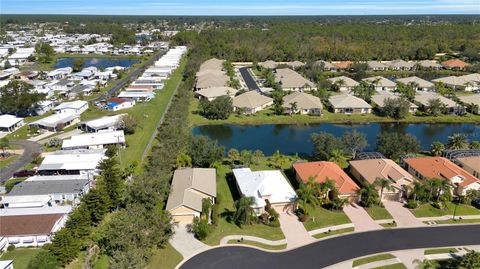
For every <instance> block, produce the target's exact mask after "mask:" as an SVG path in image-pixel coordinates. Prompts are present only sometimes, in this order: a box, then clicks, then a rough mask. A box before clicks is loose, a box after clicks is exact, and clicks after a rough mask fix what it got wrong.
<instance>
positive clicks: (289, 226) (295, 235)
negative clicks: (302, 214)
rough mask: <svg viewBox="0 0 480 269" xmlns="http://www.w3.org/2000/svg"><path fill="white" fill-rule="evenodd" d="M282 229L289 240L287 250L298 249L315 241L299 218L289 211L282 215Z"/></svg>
mask: <svg viewBox="0 0 480 269" xmlns="http://www.w3.org/2000/svg"><path fill="white" fill-rule="evenodd" d="M280 229H282V232H283V234H284V235H285V238H286V239H287V248H289V249H290V248H296V247H300V246H303V245H306V244H310V243H312V242H313V241H314V239H313V237H311V236H310V234H309V233H308V232H307V230H306V229H305V227H304V226H303V223H301V222H300V221H298V218H297V216H296V215H295V214H294V213H291V212H289V211H287V212H282V213H280Z"/></svg>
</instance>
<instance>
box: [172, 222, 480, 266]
mask: <svg viewBox="0 0 480 269" xmlns="http://www.w3.org/2000/svg"><path fill="white" fill-rule="evenodd" d="M479 244H480V225H455V226H452V225H450V226H437V227H424V228H404V229H384V230H377V231H370V232H364V233H354V234H351V235H345V236H339V237H335V238H332V239H327V240H322V241H319V242H316V243H313V244H310V245H307V246H304V247H300V248H297V249H294V250H291V251H287V252H280V253H271V252H264V251H260V250H257V249H253V248H247V247H239V246H236V247H234V246H232V247H220V248H214V249H211V250H208V251H205V252H203V253H200V254H198V255H196V256H194V257H192V258H191V259H189V260H188V261H187V262H185V263H184V264H183V265H182V266H181V267H180V268H182V269H190V268H192V269H193V268H196V269H199V268H210V269H217V268H221V269H223V268H228V269H235V268H248V269H257V268H258V269H265V268H275V269H282V268H288V269H292V268H302V269H310V268H312V269H313V268H315V269H318V268H323V267H326V266H330V265H334V264H337V263H339V262H342V261H346V260H350V259H354V258H356V257H361V256H365V255H371V254H375V253H380V252H390V251H396V250H405V249H416V248H435V247H448V246H463V245H479Z"/></svg>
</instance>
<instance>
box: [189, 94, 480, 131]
mask: <svg viewBox="0 0 480 269" xmlns="http://www.w3.org/2000/svg"><path fill="white" fill-rule="evenodd" d="M198 103H199V101H198V99H195V98H193V97H192V100H191V102H190V122H191V124H192V125H193V126H197V125H214V124H236V125H255V124H308V123H327V122H328V123H371V122H403V123H477V124H479V123H480V116H479V115H472V114H468V115H466V116H454V115H442V116H439V117H433V116H414V115H409V116H408V117H406V118H405V119H402V120H395V119H391V118H387V117H382V116H378V115H375V114H369V115H343V114H335V113H332V112H329V111H327V110H326V109H325V110H324V111H323V115H321V116H310V115H293V116H291V115H275V114H274V113H273V110H272V109H271V108H270V109H265V110H262V111H260V112H257V113H256V114H254V115H237V114H235V113H232V115H230V117H229V118H228V119H226V120H209V119H207V118H205V117H203V116H201V115H200V114H198V111H197V109H198Z"/></svg>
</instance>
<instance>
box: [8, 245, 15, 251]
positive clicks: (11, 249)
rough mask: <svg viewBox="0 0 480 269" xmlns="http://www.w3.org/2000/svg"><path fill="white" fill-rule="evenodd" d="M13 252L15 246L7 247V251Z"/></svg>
mask: <svg viewBox="0 0 480 269" xmlns="http://www.w3.org/2000/svg"><path fill="white" fill-rule="evenodd" d="M14 250H15V245H9V246H8V247H7V251H14Z"/></svg>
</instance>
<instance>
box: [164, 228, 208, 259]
mask: <svg viewBox="0 0 480 269" xmlns="http://www.w3.org/2000/svg"><path fill="white" fill-rule="evenodd" d="M170 244H171V245H172V246H173V247H174V248H175V249H176V250H177V251H178V252H180V254H182V256H183V258H188V257H191V256H193V255H195V254H198V253H200V252H202V251H204V250H207V249H209V248H210V246H208V245H205V244H204V243H202V242H200V241H199V240H198V239H196V238H195V237H194V235H193V233H190V232H188V230H187V225H186V224H178V225H177V226H175V234H174V235H173V236H172V238H171V239H170Z"/></svg>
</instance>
